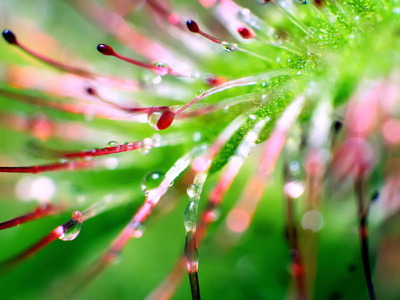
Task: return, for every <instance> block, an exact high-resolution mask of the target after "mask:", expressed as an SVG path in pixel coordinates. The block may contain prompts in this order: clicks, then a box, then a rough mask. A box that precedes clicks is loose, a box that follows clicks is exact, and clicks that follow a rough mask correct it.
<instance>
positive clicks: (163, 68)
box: [154, 62, 169, 76]
mask: <svg viewBox="0 0 400 300" xmlns="http://www.w3.org/2000/svg"><path fill="white" fill-rule="evenodd" d="M154 67H155V68H154V72H156V73H157V74H158V75H161V76H164V75H167V74H168V71H169V68H168V66H167V65H166V64H164V63H162V62H156V63H155V64H154Z"/></svg>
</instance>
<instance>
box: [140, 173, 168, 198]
mask: <svg viewBox="0 0 400 300" xmlns="http://www.w3.org/2000/svg"><path fill="white" fill-rule="evenodd" d="M164 178H165V173H163V172H161V171H153V172H150V173H148V174H147V175H146V176H145V177H144V179H143V182H142V185H141V188H142V191H143V192H144V194H145V195H147V194H148V193H149V191H150V190H153V189H155V188H157V187H158V186H159V185H160V184H161V182H162V181H163V180H164Z"/></svg>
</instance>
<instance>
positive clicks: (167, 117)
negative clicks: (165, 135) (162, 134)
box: [147, 110, 175, 130]
mask: <svg viewBox="0 0 400 300" xmlns="http://www.w3.org/2000/svg"><path fill="white" fill-rule="evenodd" d="M174 118H175V114H174V113H173V112H172V111H170V110H166V111H164V112H159V111H157V112H152V113H150V114H149V115H148V116H147V121H148V122H149V125H150V126H151V127H153V128H154V129H155V130H164V129H167V128H168V127H169V126H171V124H172V122H173V121H174Z"/></svg>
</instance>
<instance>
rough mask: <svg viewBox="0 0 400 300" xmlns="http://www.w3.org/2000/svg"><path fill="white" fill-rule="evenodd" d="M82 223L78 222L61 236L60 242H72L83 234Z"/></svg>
mask: <svg viewBox="0 0 400 300" xmlns="http://www.w3.org/2000/svg"><path fill="white" fill-rule="evenodd" d="M81 228H82V222H77V223H76V224H75V225H74V226H72V227H71V228H70V229H68V230H67V231H66V232H64V234H63V235H62V236H60V240H63V241H72V240H74V239H76V237H77V236H78V235H79V233H80V232H81Z"/></svg>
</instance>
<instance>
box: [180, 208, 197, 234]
mask: <svg viewBox="0 0 400 300" xmlns="http://www.w3.org/2000/svg"><path fill="white" fill-rule="evenodd" d="M196 217H197V216H196V205H195V204H194V202H193V201H190V203H189V204H188V206H187V207H186V210H185V214H184V216H183V223H184V225H185V229H186V231H194V230H195V220H196Z"/></svg>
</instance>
